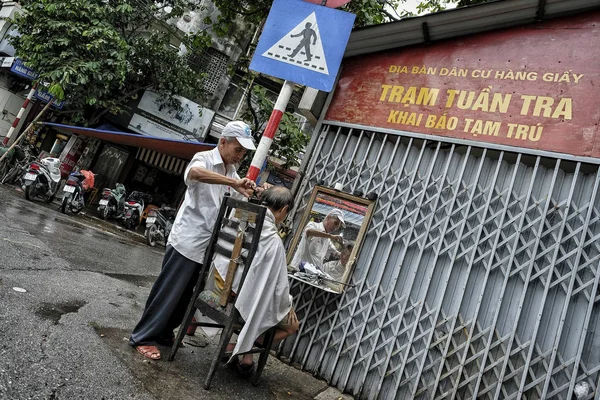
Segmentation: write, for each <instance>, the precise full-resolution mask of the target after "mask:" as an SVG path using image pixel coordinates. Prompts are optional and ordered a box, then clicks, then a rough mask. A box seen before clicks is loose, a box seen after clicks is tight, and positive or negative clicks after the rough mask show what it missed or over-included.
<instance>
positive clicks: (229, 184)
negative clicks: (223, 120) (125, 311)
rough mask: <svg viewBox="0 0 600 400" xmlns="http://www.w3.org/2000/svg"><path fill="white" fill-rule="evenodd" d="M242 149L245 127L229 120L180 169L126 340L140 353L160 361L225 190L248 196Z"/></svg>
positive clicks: (249, 144)
mask: <svg viewBox="0 0 600 400" xmlns="http://www.w3.org/2000/svg"><path fill="white" fill-rule="evenodd" d="M247 150H256V147H255V146H254V142H253V140H252V131H251V130H250V127H249V126H248V125H246V124H245V123H244V122H241V121H233V122H230V123H228V124H227V125H226V126H225V128H224V129H223V132H222V133H221V139H220V140H219V144H218V146H217V147H216V148H214V149H213V150H210V151H205V152H200V153H196V155H194V158H193V159H192V161H190V163H189V165H188V166H187V168H186V170H185V173H184V180H185V184H186V185H187V191H186V193H185V199H184V201H183V204H182V205H181V207H180V208H179V211H178V212H177V217H176V218H175V222H174V223H173V228H172V229H171V234H170V235H169V240H168V242H167V249H166V251H165V256H164V258H163V264H162V270H161V272H160V275H159V276H158V278H157V279H156V282H154V285H153V286H152V290H151V291H150V296H148V300H147V301H146V307H145V309H144V312H143V314H142V317H141V319H140V321H139V322H138V324H137V326H136V327H135V329H134V330H133V332H132V333H131V337H130V338H129V343H130V344H131V345H132V346H134V347H135V348H136V350H137V351H138V352H139V353H140V354H142V355H143V356H145V357H147V358H149V359H151V360H159V359H160V351H159V350H158V348H157V347H156V345H157V344H166V345H168V344H172V343H173V340H174V334H173V329H175V328H176V327H177V326H179V324H181V321H182V320H183V317H184V315H185V311H186V309H187V306H188V304H189V302H190V300H191V297H192V294H193V291H194V285H195V284H196V281H197V280H198V275H199V273H200V269H201V267H202V262H203V261H204V252H205V250H206V247H207V246H208V242H209V240H210V236H211V233H212V230H213V226H214V224H215V221H216V219H217V215H218V211H219V207H220V205H221V201H222V199H223V196H224V195H225V193H232V194H233V193H234V192H237V193H239V194H240V195H241V196H244V197H249V196H250V192H251V190H252V189H253V188H254V182H252V181H251V180H249V179H247V178H242V179H241V178H240V177H239V175H238V174H237V173H236V165H238V164H239V163H240V161H241V160H242V158H243V157H244V155H245V154H246V151H247Z"/></svg>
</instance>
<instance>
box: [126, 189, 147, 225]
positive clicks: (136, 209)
mask: <svg viewBox="0 0 600 400" xmlns="http://www.w3.org/2000/svg"><path fill="white" fill-rule="evenodd" d="M149 200H150V196H149V195H148V194H146V193H143V192H138V191H134V192H131V194H130V195H129V197H127V201H126V202H125V209H124V210H123V218H122V219H121V222H122V223H123V225H124V226H125V228H127V229H135V228H136V227H137V226H138V225H139V224H140V220H141V215H142V213H143V212H144V208H145V205H146V202H147V201H149Z"/></svg>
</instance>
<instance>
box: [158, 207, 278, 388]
mask: <svg viewBox="0 0 600 400" xmlns="http://www.w3.org/2000/svg"><path fill="white" fill-rule="evenodd" d="M266 210H267V208H266V207H264V206H261V205H257V204H253V203H249V202H246V201H240V200H235V199H233V198H231V197H230V196H228V195H226V196H225V198H224V199H223V202H222V204H221V208H220V209H219V214H218V217H217V221H216V223H215V227H214V229H213V233H212V236H211V239H210V242H209V245H208V248H207V250H206V254H205V257H204V264H203V265H202V269H201V271H200V275H199V277H198V281H197V282H196V286H195V288H194V294H193V296H192V300H191V301H190V304H189V305H188V308H187V311H186V314H185V317H184V320H183V322H182V325H181V327H180V328H179V331H178V333H177V335H176V337H175V342H174V344H173V347H172V349H171V354H170V355H169V358H168V360H169V361H172V360H173V359H174V358H175V354H176V353H177V349H178V347H179V345H180V343H181V341H182V340H183V336H184V334H185V332H186V331H187V329H188V328H189V327H190V326H206V327H211V328H215V327H216V328H222V329H223V330H222V333H221V337H220V340H219V346H218V351H217V354H215V357H214V359H213V361H212V364H211V366H210V370H209V371H208V375H207V376H206V380H205V382H204V389H206V390H208V389H209V388H210V384H211V382H212V379H213V378H214V376H215V373H216V372H217V368H218V367H219V364H220V363H221V362H222V360H223V358H224V357H225V356H226V355H230V354H231V353H226V350H227V344H229V341H230V339H231V336H232V335H233V333H235V332H239V330H240V329H241V328H242V326H243V324H244V320H243V319H242V318H241V316H240V314H239V312H238V310H237V309H236V308H235V301H236V299H237V298H232V291H231V287H232V283H233V278H234V275H235V272H236V271H237V270H238V266H239V265H242V266H243V273H242V277H241V279H240V283H239V288H238V292H239V291H240V290H241V288H242V286H243V284H244V280H245V278H246V275H247V273H248V270H249V268H250V265H251V264H252V260H253V258H254V255H255V254H256V249H257V247H258V241H259V239H260V232H261V230H262V226H263V221H264V218H265V214H266ZM232 249H233V250H232ZM217 253H218V254H221V255H223V256H225V257H227V258H228V259H229V260H230V263H229V269H228V273H227V276H226V278H225V283H224V289H223V290H222V291H221V295H220V296H219V297H218V296H216V295H215V294H214V293H213V292H212V291H209V290H205V288H206V284H207V279H213V277H212V275H210V274H209V271H210V269H211V263H212V260H213V258H214V255H215V254H217ZM196 309H198V310H199V311H200V312H201V313H202V314H204V315H205V316H207V317H208V318H210V319H211V320H213V321H214V323H206V322H195V321H194V322H192V317H193V316H194V312H195V310H196ZM274 336H275V327H273V328H271V329H269V330H268V331H267V332H266V333H265V334H264V339H263V343H262V345H260V346H259V345H256V344H255V347H253V348H252V350H251V351H249V352H248V353H253V354H255V353H259V354H260V357H259V361H258V364H257V367H256V371H255V373H254V377H253V380H252V383H253V384H254V385H256V384H257V383H258V380H259V378H260V375H261V374H262V371H263V369H264V367H265V365H266V363H267V359H268V357H269V351H270V349H271V346H272V344H273V338H274ZM244 354H247V353H244Z"/></svg>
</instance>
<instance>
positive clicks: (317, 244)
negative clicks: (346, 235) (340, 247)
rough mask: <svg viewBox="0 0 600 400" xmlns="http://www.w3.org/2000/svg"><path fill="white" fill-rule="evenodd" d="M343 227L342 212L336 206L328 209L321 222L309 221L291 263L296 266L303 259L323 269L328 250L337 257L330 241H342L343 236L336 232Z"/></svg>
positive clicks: (344, 225) (344, 224)
mask: <svg viewBox="0 0 600 400" xmlns="http://www.w3.org/2000/svg"><path fill="white" fill-rule="evenodd" d="M345 227H346V223H345V222H344V213H343V212H342V210H339V209H337V208H334V209H332V210H331V211H329V213H327V216H325V219H324V220H323V222H314V221H311V222H309V223H308V224H306V227H305V228H304V231H303V232H302V237H301V239H300V244H299V245H298V249H297V250H296V253H295V254H294V257H293V259H292V264H291V265H292V266H294V267H297V266H298V265H299V264H300V263H301V262H302V261H305V262H308V263H310V264H312V265H314V266H316V267H318V268H319V269H323V262H324V260H325V257H326V256H327V254H328V253H329V252H332V253H334V254H336V256H337V257H339V254H338V251H337V250H336V249H335V247H334V246H333V245H332V241H334V242H337V243H340V244H341V243H343V237H342V236H341V235H339V234H337V232H338V231H339V230H340V229H341V228H345Z"/></svg>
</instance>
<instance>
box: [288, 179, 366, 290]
mask: <svg viewBox="0 0 600 400" xmlns="http://www.w3.org/2000/svg"><path fill="white" fill-rule="evenodd" d="M374 204H375V203H374V201H371V200H368V199H364V198H361V197H356V196H352V195H349V194H347V193H343V192H339V191H337V190H332V189H328V188H325V187H321V186H317V187H315V189H314V190H313V193H312V196H311V198H310V201H309V203H308V205H307V208H306V212H305V213H304V215H303V217H302V221H301V222H300V225H299V228H298V230H297V231H296V233H295V235H294V239H293V241H292V245H291V247H290V251H289V253H288V271H289V273H290V276H291V277H292V278H294V279H297V280H300V281H302V282H305V283H308V284H310V285H313V286H316V287H319V288H321V289H323V290H326V291H329V292H333V293H342V292H343V290H344V287H346V286H348V282H349V280H350V277H351V275H352V272H353V269H354V264H355V262H354V261H355V260H356V258H357V256H358V251H359V249H360V245H361V244H362V240H363V237H364V234H365V232H366V228H367V225H368V223H369V220H370V217H371V213H372V210H373V207H374Z"/></svg>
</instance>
